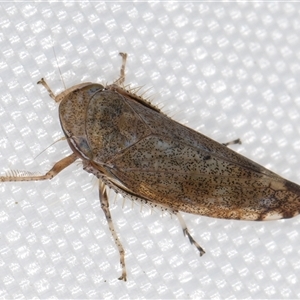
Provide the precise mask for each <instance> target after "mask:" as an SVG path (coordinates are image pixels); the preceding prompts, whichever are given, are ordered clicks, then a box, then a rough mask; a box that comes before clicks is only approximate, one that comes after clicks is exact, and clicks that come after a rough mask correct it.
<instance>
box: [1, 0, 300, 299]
mask: <svg viewBox="0 0 300 300" xmlns="http://www.w3.org/2000/svg"><path fill="white" fill-rule="evenodd" d="M0 24H1V26H0V47H1V56H0V96H1V98H0V99H1V101H0V118H1V122H0V128H1V133H0V166H1V170H3V171H4V172H5V170H8V169H12V170H27V171H35V172H39V173H43V172H45V171H47V170H49V169H50V168H51V166H52V165H53V164H54V163H55V162H57V161H58V160H59V159H61V158H63V157H65V156H66V155H67V154H68V153H70V149H69V147H68V145H67V143H66V142H65V141H63V142H58V143H56V144H55V145H53V146H51V147H50V148H48V149H47V150H46V151H45V152H43V153H42V154H40V153H41V152H42V151H43V150H45V149H46V148H47V147H48V146H49V145H51V144H52V143H53V142H54V141H56V140H57V139H59V138H60V137H62V136H63V133H62V131H61V129H60V124H59V119H58V114H57V105H56V104H55V103H54V101H53V100H52V99H50V97H49V96H48V94H47V92H46V91H45V90H44V89H43V88H42V87H40V86H37V85H36V82H37V81H38V80H39V79H40V78H41V77H45V78H46V80H47V82H48V84H49V85H50V86H51V88H52V89H53V91H54V92H55V93H58V92H59V91H61V90H62V89H64V87H63V83H62V80H61V78H60V75H59V69H58V67H57V63H58V65H59V68H60V70H61V73H62V78H63V80H64V82H65V85H66V86H67V87H70V86H72V85H75V84H77V83H80V82H84V81H92V82H100V83H106V82H108V83H111V82H112V81H113V80H114V79H116V78H117V76H118V74H119V67H120V58H119V56H118V52H120V51H123V52H127V53H128V54H129V58H128V68H127V79H126V82H127V83H131V84H132V85H134V86H144V88H145V89H147V88H152V89H151V91H150V92H149V93H148V94H150V95H152V97H151V98H152V99H153V103H154V104H156V105H159V106H160V107H162V109H163V111H164V112H166V113H167V114H169V115H170V116H172V117H173V118H174V119H176V120H178V121H180V122H182V123H183V124H186V125H187V126H189V127H192V128H194V129H196V130H198V131H201V132H202V133H204V134H205V135H208V136H209V137H211V138H213V139H215V140H217V141H219V142H226V141H230V140H233V139H235V138H237V137H239V138H241V139H242V141H243V144H242V145H241V146H232V148H233V149H234V150H235V151H238V152H239V153H241V154H243V155H245V156H247V157H249V158H250V159H252V160H255V161H256V162H257V163H259V164H262V165H264V166H266V167H267V168H270V169H271V170H273V171H275V172H276V173H278V174H280V175H281V176H283V177H285V178H287V179H289V180H292V181H294V182H296V183H300V130H299V129H300V115H299V113H300V87H299V85H298V84H297V83H298V81H299V72H300V38H299V37H300V4H299V3H272V2H265V3H167V2H164V3H125V2H124V3H116V2H115V3H106V4H105V3H97V2H91V3H76V2H74V3H30V2H25V3H1V4H0ZM53 49H54V50H55V53H56V55H55V54H54V52H53ZM38 154H40V155H39V156H38V157H37V158H35V157H36V156H37V155H38ZM0 195H1V205H0V278H1V281H0V297H1V298H34V297H36V298H43V299H46V298H50V297H51V298H72V299H83V298H91V299H92V298H145V299H154V298H161V299H170V298H186V299H189V298H206V299H209V298H222V299H224V298H240V299H241V298H252V299H261V298H269V299H275V298H276V299H278V298H288V299H292V298H299V297H300V282H299V278H300V244H299V233H298V232H299V230H300V217H296V218H294V219H290V220H284V221H272V222H246V221H231V220H217V219H211V218H207V217H201V216H195V215H188V214H184V218H185V220H186V222H187V224H188V226H189V228H190V229H191V231H192V233H193V235H194V237H195V239H196V240H197V241H198V242H199V243H200V244H201V245H202V246H203V248H204V249H205V250H206V254H205V255H204V256H203V257H201V258H200V257H199V255H198V253H197V251H196V250H195V249H194V247H192V246H191V245H190V244H189V242H188V239H187V238H185V237H184V236H183V234H182V231H181V228H180V225H179V222H178V220H177V219H176V218H175V217H173V218H170V217H169V216H168V215H166V216H161V212H159V211H158V212H152V211H151V210H150V209H149V208H147V207H142V208H141V207H140V206H139V205H133V208H132V203H131V201H129V200H127V201H125V205H124V207H123V208H122V206H123V200H122V198H121V197H115V195H114V193H111V194H110V196H111V199H112V200H111V211H112V215H113V219H114V223H115V226H116V228H117V231H118V233H119V236H120V238H121V240H122V243H123V246H124V247H125V250H126V264H127V273H128V281H127V282H126V283H125V282H122V281H119V280H118V279H117V277H118V276H120V271H121V270H120V267H119V256H118V252H117V250H116V248H115V245H114V242H113V240H112V238H111V235H110V233H109V230H108V227H107V225H106V221H105V217H104V214H103V212H102V211H101V208H100V205H99V200H98V192H97V181H96V179H94V177H93V176H91V175H89V174H88V173H86V172H85V171H83V170H82V167H81V164H80V163H75V164H73V165H72V166H71V167H69V168H67V169H66V170H64V171H63V172H62V173H61V174H59V175H58V176H57V177H56V178H54V179H53V180H52V181H51V182H48V181H46V182H27V183H26V182H19V183H18V182H13V183H3V184H0Z"/></svg>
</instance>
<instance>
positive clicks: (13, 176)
mask: <svg viewBox="0 0 300 300" xmlns="http://www.w3.org/2000/svg"><path fill="white" fill-rule="evenodd" d="M77 158H78V156H77V155H76V154H74V153H72V154H71V155H69V156H67V157H65V158H63V159H61V160H60V161H58V162H57V163H56V164H55V165H54V166H53V167H52V169H51V170H50V171H48V172H47V173H46V174H44V175H31V174H30V173H29V172H28V173H27V172H19V171H11V172H10V173H9V175H7V176H0V182H7V181H40V180H48V179H52V178H53V177H54V176H56V175H57V174H58V173H59V172H61V171H62V170H63V169H65V168H67V167H68V166H69V165H70V164H72V163H73V162H74V161H75V160H76V159H77ZM24 173H25V175H23V174H24ZM27 174H28V175H27Z"/></svg>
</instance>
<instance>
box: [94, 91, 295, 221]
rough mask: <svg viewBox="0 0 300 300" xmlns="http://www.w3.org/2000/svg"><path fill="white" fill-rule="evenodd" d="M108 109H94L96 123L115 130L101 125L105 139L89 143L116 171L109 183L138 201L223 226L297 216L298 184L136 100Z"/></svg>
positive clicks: (107, 105)
mask: <svg viewBox="0 0 300 300" xmlns="http://www.w3.org/2000/svg"><path fill="white" fill-rule="evenodd" d="M103 103H104V102H101V107H99V108H96V109H95V113H96V112H97V114H98V116H97V118H95V119H98V120H103V119H105V118H106V119H107V122H108V123H107V124H106V123H105V122H104V121H102V122H101V130H102V131H101V132H100V131H99V132H97V133H96V134H95V133H94V134H93V136H92V135H91V134H90V135H89V136H90V138H91V137H92V138H93V144H95V145H96V143H97V141H98V145H97V148H98V149H99V148H101V149H103V151H102V152H101V153H100V152H97V151H96V148H95V152H94V155H95V156H96V155H98V157H97V159H96V161H99V162H100V161H101V162H102V163H103V162H104V161H105V163H106V164H107V165H109V166H110V167H107V169H108V171H109V173H110V174H111V175H110V176H111V177H110V180H111V181H112V182H115V183H117V182H120V183H121V184H123V185H124V186H125V187H126V188H127V189H128V190H129V191H131V192H132V193H133V194H137V195H140V196H141V197H143V198H145V199H148V200H149V201H151V202H152V203H157V204H159V205H162V206H167V207H169V208H171V209H173V210H181V211H184V212H188V213H194V214H200V215H207V216H210V217H217V218H230V219H248V220H266V219H279V218H285V217H292V216H294V215H296V214H298V211H299V208H300V187H299V186H297V185H296V184H293V183H291V182H288V181H286V180H285V179H283V178H281V177H280V176H278V175H276V174H275V173H273V172H271V171H269V170H267V169H265V168H263V167H262V166H260V165H258V164H256V163H254V162H252V161H250V160H249V159H247V158H245V157H243V156H241V155H239V154H237V153H236V152H234V151H232V150H231V149H229V148H227V147H225V146H224V145H221V144H219V143H217V142H215V141H213V140H211V139H209V138H207V137H205V136H203V135H202V134H200V133H198V132H196V131H194V130H192V129H190V128H187V127H185V126H183V125H181V124H179V123H177V122H175V121H173V120H172V119H170V118H168V117H167V116H165V115H164V114H162V113H160V112H157V111H155V110H152V109H151V108H149V107H145V106H144V105H143V104H142V103H138V102H137V101H135V100H134V99H131V98H129V97H120V96H118V97H116V98H115V99H114V101H113V104H111V103H110V102H109V101H106V102H105V109H104V104H103ZM111 105H114V107H112V106H111ZM93 107H95V104H93ZM116 107H118V108H119V113H118V112H116ZM120 107H121V108H122V109H120ZM101 110H102V111H101ZM100 111H101V116H100V115H99V113H100ZM105 111H106V112H108V111H109V112H110V113H107V114H105V113H104V112H105ZM99 137H101V141H100V138H99ZM100 142H101V147H100V144H99V143H100ZM107 149H108V150H109V151H108V150H107Z"/></svg>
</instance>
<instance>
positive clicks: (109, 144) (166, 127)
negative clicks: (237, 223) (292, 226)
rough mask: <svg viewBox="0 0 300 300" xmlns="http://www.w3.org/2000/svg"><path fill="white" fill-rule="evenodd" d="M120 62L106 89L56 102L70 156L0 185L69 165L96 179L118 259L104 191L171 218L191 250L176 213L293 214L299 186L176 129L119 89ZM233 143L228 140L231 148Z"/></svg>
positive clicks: (299, 202)
mask: <svg viewBox="0 0 300 300" xmlns="http://www.w3.org/2000/svg"><path fill="white" fill-rule="evenodd" d="M120 55H121V56H122V66H121V71H120V77H119V78H118V79H117V80H116V81H115V82H114V83H113V84H111V85H107V86H103V85H100V84H97V83H90V82H87V83H81V84H78V85H75V86H73V87H71V88H69V89H67V90H65V91H63V92H62V93H60V94H59V95H57V96H55V95H54V94H53V93H52V91H51V89H50V88H49V87H48V85H47V84H46V82H45V81H44V79H42V80H41V81H39V82H38V83H40V84H42V85H43V86H44V87H45V88H46V89H47V90H48V92H49V95H50V97H51V98H53V99H54V100H55V101H56V102H58V103H59V118H60V123H61V126H62V129H63V132H64V134H65V136H66V139H67V141H68V143H69V146H70V148H71V150H72V154H70V155H69V156H67V157H65V158H63V159H61V160H60V161H59V162H57V163H56V164H55V165H54V166H53V168H52V169H51V170H50V171H48V172H47V173H46V174H44V175H42V176H31V175H28V176H23V174H22V173H18V172H17V173H16V172H13V173H12V174H8V175H7V176H2V177H0V181H1V182H4V181H35V180H46V179H52V178H53V177H54V176H56V175H57V174H58V173H59V172H60V171H62V170H63V169H65V168H66V167H68V166H69V165H70V164H72V163H73V162H74V161H75V160H77V159H80V160H81V161H82V164H83V169H84V170H85V171H87V172H89V173H92V174H94V175H95V176H96V177H97V178H98V179H99V197H100V203H101V208H102V209H103V211H104V214H105V217H106V219H107V223H108V227H109V229H110V231H111V234H112V237H113V239H114V241H115V244H116V246H117V248H118V251H119V254H120V264H121V268H122V274H121V277H120V278H119V279H122V280H126V277H127V274H126V268H125V254H124V249H123V246H122V244H121V242H120V240H119V238H118V236H117V234H116V232H115V229H114V225H113V222H112V219H111V214H110V210H109V202H108V196H107V190H108V188H112V189H113V190H114V191H116V192H117V193H121V194H122V195H123V196H124V197H129V198H131V199H132V200H138V201H140V202H142V203H144V204H148V205H150V206H151V207H160V208H162V209H164V210H167V211H169V212H170V213H173V214H175V215H176V216H177V217H178V219H179V221H180V224H181V226H182V229H183V232H184V234H185V235H187V236H188V238H189V240H190V242H191V243H192V244H193V245H195V246H196V248H197V249H198V251H199V253H200V255H203V254H204V253H205V252H204V250H203V249H202V248H201V246H200V245H199V244H198V243H197V242H196V241H195V240H194V239H193V237H192V236H191V234H190V233H189V230H188V228H187V226H186V224H185V222H184V220H183V218H182V217H181V215H180V213H179V211H183V212H187V213H192V214H198V215H205V216H209V217H214V218H223V219H237V220H257V221H263V220H276V219H282V218H291V217H294V216H296V215H298V214H299V208H300V186H298V185H296V184H295V183H293V182H290V181H288V180H285V179H283V178H282V177H280V176H278V175H276V174H275V173H273V172H271V171H269V170H267V169H265V168H264V167H262V166H260V165H258V164H256V163H254V162H252V161H251V160H249V159H247V158H245V157H243V156H241V155H239V154H237V153H235V152H234V151H232V150H230V149H229V148H227V146H228V144H219V143H217V142H215V141H213V140H211V139H210V138H208V137H206V136H204V135H202V134H200V133H198V132H196V131H194V130H192V129H190V128H188V127H186V126H183V125H181V124H179V123H177V122H175V121H173V120H172V119H171V118H169V117H168V116H166V115H165V114H163V113H162V112H161V111H160V110H159V109H158V108H156V107H155V106H153V105H152V104H151V103H149V102H148V101H146V100H145V99H143V98H142V97H140V96H138V95H136V94H134V92H133V90H131V91H130V90H126V88H125V87H124V85H123V84H124V81H125V64H126V58H127V54H124V53H120ZM238 142H239V140H236V141H234V143H238Z"/></svg>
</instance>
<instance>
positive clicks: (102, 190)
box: [99, 180, 127, 281]
mask: <svg viewBox="0 0 300 300" xmlns="http://www.w3.org/2000/svg"><path fill="white" fill-rule="evenodd" d="M99 197H100V204H101V208H102V210H103V212H104V215H105V217H106V221H107V224H108V228H109V230H110V232H111V235H112V237H113V239H114V241H115V244H116V246H117V248H118V250H119V254H120V265H121V267H122V275H121V277H119V278H118V279H119V280H124V281H126V279H127V278H126V277H127V274H126V267H125V251H124V248H123V246H122V243H121V241H120V240H119V238H118V236H117V233H116V230H115V227H114V224H113V221H112V218H111V214H110V210H109V202H108V197H107V192H106V187H105V184H104V183H103V182H102V181H101V180H99Z"/></svg>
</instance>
